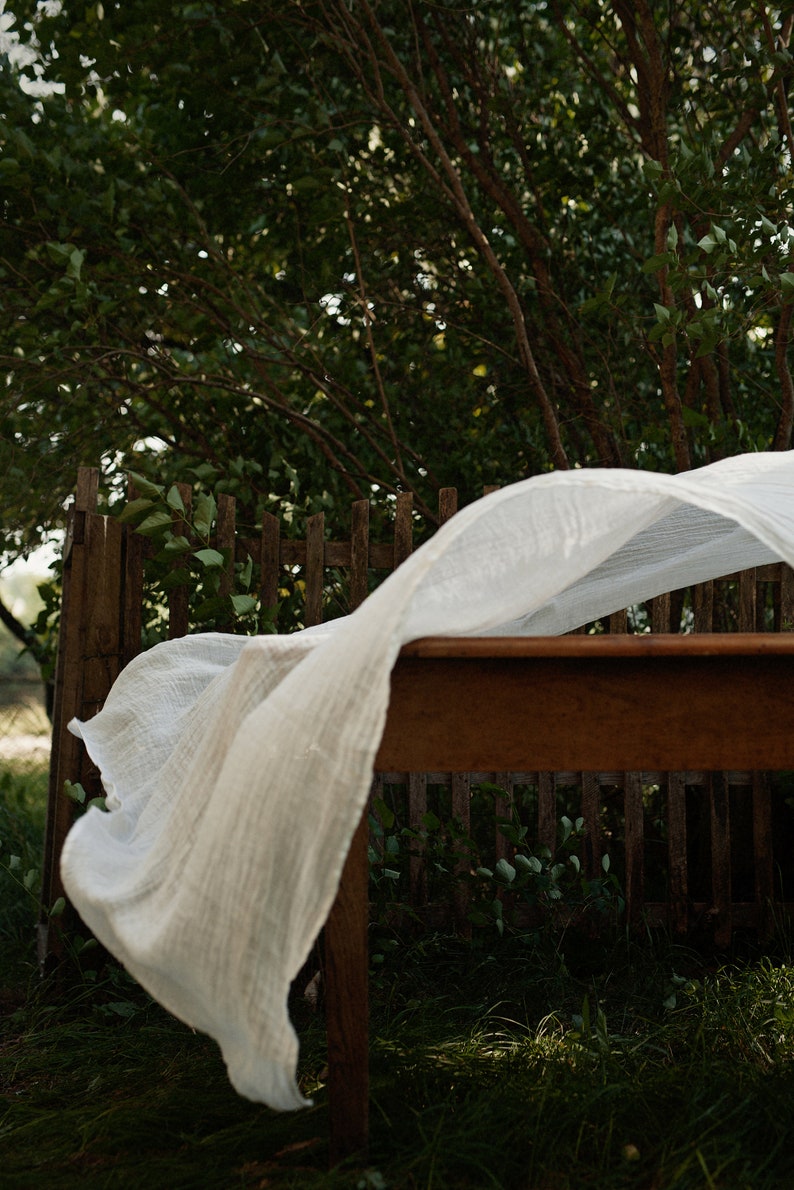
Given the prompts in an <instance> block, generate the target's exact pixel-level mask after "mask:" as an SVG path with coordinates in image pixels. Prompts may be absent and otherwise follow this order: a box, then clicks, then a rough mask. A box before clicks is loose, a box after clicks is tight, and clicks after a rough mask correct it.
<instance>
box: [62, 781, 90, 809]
mask: <svg viewBox="0 0 794 1190" xmlns="http://www.w3.org/2000/svg"><path fill="white" fill-rule="evenodd" d="M63 792H64V793H65V794H66V796H67V797H68V798H70V799H71V800H72V801H73V802H77V803H78V805H80V806H83V805H85V799H86V797H87V794H86V791H85V790H84V789H83V787H82V785H81V784H80V782H79V781H75V782H71V781H64V783H63Z"/></svg>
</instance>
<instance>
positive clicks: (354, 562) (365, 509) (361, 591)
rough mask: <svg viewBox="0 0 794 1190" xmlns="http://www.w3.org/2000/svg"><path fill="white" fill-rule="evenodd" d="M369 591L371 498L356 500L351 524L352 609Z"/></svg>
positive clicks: (359, 603)
mask: <svg viewBox="0 0 794 1190" xmlns="http://www.w3.org/2000/svg"><path fill="white" fill-rule="evenodd" d="M368 593H369V500H356V501H355V503H354V504H353V508H352V516H351V524H350V610H351V612H352V611H355V610H356V608H357V607H360V606H361V604H362V603H363V602H364V600H365V599H366V598H367V595H368Z"/></svg>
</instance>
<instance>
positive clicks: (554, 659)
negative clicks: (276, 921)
mask: <svg viewBox="0 0 794 1190" xmlns="http://www.w3.org/2000/svg"><path fill="white" fill-rule="evenodd" d="M792 675H794V636H789V635H785V634H769V635H765V634H756V633H742V634H736V635H702V636H699V635H698V636H696V635H691V636H663V635H659V636H653V635H637V636H623V637H620V636H569V637H534V638H532V637H525V638H499V637H482V638H451V637H449V638H447V637H429V638H426V639H424V640H420V641H416V642H413V643H412V644H409V645H407V646H405V647H404V648H403V649H402V651H401V653H400V656H399V659H398V661H397V664H396V666H395V668H394V670H393V673H392V683H391V702H390V706H389V712H388V717H387V721H386V727H385V731H384V734H383V738H382V741H381V744H380V748H379V750H378V754H377V759H376V769H377V770H380V771H389V770H394V771H422V770H442V771H447V772H463V771H470V770H485V771H489V770H490V771H494V772H499V771H505V770H510V769H526V768H536V769H550V770H561V769H574V770H576V769H578V770H583V771H588V770H593V769H617V770H621V769H622V770H626V771H629V770H642V769H658V770H670V771H678V770H686V769H705V770H724V769H729V768H736V769H772V770H774V769H791V768H794V685H793V684H792V682H791V678H792ZM367 842H368V831H367V815H366V814H364V816H363V818H362V820H361V822H360V823H359V826H358V828H357V830H356V833H355V836H354V838H353V843H352V846H351V849H350V853H349V855H348V859H347V863H346V865H345V869H344V872H343V875H342V881H341V884H340V888H339V893H338V896H337V900H336V903H335V905H334V908H333V909H332V911H331V915H330V917H329V920H328V924H327V927H326V956H327V958H326V980H327V1020H328V1058H329V1062H328V1065H329V1096H330V1116H331V1158H332V1161H334V1162H337V1161H339V1160H342V1159H343V1158H346V1157H349V1156H351V1155H353V1154H355V1153H362V1154H363V1153H364V1152H365V1151H366V1147H367V1137H368V1108H369V1080H368V1050H369V1040H368V1024H367V1021H368V1001H367V982H368V957H367V927H368V915H367V903H368V893H367V882H368V861H367Z"/></svg>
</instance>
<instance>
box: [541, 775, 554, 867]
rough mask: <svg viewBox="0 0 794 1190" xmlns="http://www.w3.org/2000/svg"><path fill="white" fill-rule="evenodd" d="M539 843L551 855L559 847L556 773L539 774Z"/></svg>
mask: <svg viewBox="0 0 794 1190" xmlns="http://www.w3.org/2000/svg"><path fill="white" fill-rule="evenodd" d="M538 843H539V844H540V846H541V847H548V849H549V851H550V852H551V854H552V855H553V854H554V851H555V849H556V847H557V790H556V787H555V783H554V773H538Z"/></svg>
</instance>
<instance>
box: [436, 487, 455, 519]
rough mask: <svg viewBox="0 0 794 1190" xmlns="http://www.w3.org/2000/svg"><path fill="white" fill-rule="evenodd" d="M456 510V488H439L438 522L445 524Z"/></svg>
mask: <svg viewBox="0 0 794 1190" xmlns="http://www.w3.org/2000/svg"><path fill="white" fill-rule="evenodd" d="M457 511H458V489H457V488H440V489H439V492H438V523H439V525H443V524H445V523H446V522H447V521H448V520H451V518H452V517H453V516H454V515H455V513H456V512H457Z"/></svg>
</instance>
